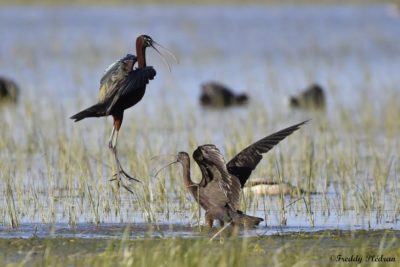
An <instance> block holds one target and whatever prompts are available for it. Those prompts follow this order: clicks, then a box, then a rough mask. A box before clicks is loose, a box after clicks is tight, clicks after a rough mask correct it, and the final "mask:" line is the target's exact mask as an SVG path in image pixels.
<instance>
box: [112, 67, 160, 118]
mask: <svg viewBox="0 0 400 267" xmlns="http://www.w3.org/2000/svg"><path fill="white" fill-rule="evenodd" d="M154 76H156V71H155V69H154V68H153V67H145V68H140V69H135V70H134V71H132V72H130V73H129V74H128V75H127V76H126V77H125V79H123V81H122V82H121V83H119V84H118V85H117V86H118V88H117V93H116V94H115V95H114V96H113V98H112V101H111V103H110V105H109V106H108V109H107V113H106V114H107V115H108V114H109V113H110V112H111V110H112V109H113V107H114V105H115V104H116V103H117V101H118V100H119V99H123V98H124V97H125V96H127V95H131V94H133V93H134V92H135V91H137V90H140V89H142V88H145V87H146V85H147V84H148V83H149V81H150V80H153V79H154Z"/></svg>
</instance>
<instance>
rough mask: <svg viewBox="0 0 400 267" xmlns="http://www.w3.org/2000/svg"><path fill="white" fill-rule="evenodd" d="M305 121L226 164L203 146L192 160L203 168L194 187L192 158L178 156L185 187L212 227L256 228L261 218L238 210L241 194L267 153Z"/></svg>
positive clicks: (213, 148)
mask: <svg viewBox="0 0 400 267" xmlns="http://www.w3.org/2000/svg"><path fill="white" fill-rule="evenodd" d="M305 123H306V121H304V122H302V123H299V124H296V125H293V126H290V127H288V128H286V129H283V130H281V131H279V132H276V133H274V134H272V135H269V136H267V137H264V138H262V139H261V140H259V141H257V142H255V143H254V144H252V145H250V146H248V147H247V148H245V149H243V150H242V151H241V152H240V153H239V154H237V155H236V156H235V157H234V158H233V159H231V160H230V161H229V162H228V163H227V164H225V160H224V157H223V156H222V154H221V153H220V151H219V150H218V148H217V147H216V146H215V145H202V146H199V147H198V148H197V149H196V150H195V151H194V152H193V158H194V160H195V161H196V162H197V164H198V165H199V167H200V170H201V174H202V180H201V182H200V183H198V184H197V183H194V182H193V181H192V179H191V177H190V158H189V155H188V154H187V153H186V152H179V153H178V155H177V160H176V162H180V163H181V164H182V166H183V181H184V184H185V187H186V188H187V190H189V192H190V193H191V194H192V196H193V197H194V198H195V199H196V201H197V202H199V203H200V206H201V207H202V208H203V209H204V210H205V211H206V214H205V217H206V223H207V224H208V225H209V226H210V227H212V226H213V222H214V220H219V221H220V223H221V224H224V223H233V224H235V225H245V226H250V227H251V226H255V225H258V224H259V223H260V222H261V221H263V219H262V218H258V217H253V216H249V215H246V214H244V213H243V212H242V211H240V210H239V197H240V192H241V190H242V188H243V186H244V184H245V183H246V181H247V179H249V177H250V174H251V172H252V171H253V170H254V169H255V168H256V166H257V165H258V163H259V162H260V161H261V159H262V154H263V153H266V152H268V151H269V150H270V149H271V148H273V147H274V146H275V145H276V144H278V143H279V142H280V141H282V140H283V139H285V138H286V137H287V136H288V135H290V134H292V133H293V132H294V131H296V130H297V129H299V128H300V126H301V125H303V124H305Z"/></svg>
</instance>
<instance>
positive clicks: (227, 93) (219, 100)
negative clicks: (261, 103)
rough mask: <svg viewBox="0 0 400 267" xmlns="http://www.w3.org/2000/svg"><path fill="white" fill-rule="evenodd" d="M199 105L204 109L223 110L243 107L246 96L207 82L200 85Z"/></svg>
mask: <svg viewBox="0 0 400 267" xmlns="http://www.w3.org/2000/svg"><path fill="white" fill-rule="evenodd" d="M201 91H202V93H201V96H200V103H201V104H202V105H203V106H205V107H213V108H223V107H229V106H235V105H244V104H247V102H248V99H249V98H248V96H247V95H246V94H244V93H242V94H235V93H234V92H232V90H230V89H229V88H228V87H226V86H225V85H223V84H221V83H217V82H212V81H211V82H207V83H203V84H202V85H201Z"/></svg>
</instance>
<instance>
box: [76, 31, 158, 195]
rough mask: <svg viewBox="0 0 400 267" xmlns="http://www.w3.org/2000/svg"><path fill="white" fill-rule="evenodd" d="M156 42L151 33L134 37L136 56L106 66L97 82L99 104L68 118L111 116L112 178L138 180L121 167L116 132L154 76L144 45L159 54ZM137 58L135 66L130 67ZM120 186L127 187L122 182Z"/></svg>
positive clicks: (154, 72) (129, 56)
mask: <svg viewBox="0 0 400 267" xmlns="http://www.w3.org/2000/svg"><path fill="white" fill-rule="evenodd" d="M155 45H157V46H160V45H159V44H157V43H156V42H155V41H154V40H153V39H152V38H151V37H150V36H147V35H141V36H139V37H138V38H137V39H136V53H137V57H136V56H134V55H130V54H128V55H127V56H125V57H124V58H122V59H120V60H119V61H117V62H115V63H113V64H112V65H111V66H110V67H108V68H107V69H106V72H105V74H104V76H103V77H102V78H101V81H100V93H99V97H98V103H97V104H95V105H93V106H91V107H89V108H87V109H85V110H83V111H81V112H79V113H77V114H75V115H74V116H72V117H71V119H74V120H75V121H79V120H82V119H84V118H88V117H103V116H108V115H111V116H113V118H114V127H113V130H112V133H111V136H110V140H109V143H108V145H109V148H110V149H111V151H112V152H113V154H114V156H115V161H116V164H117V168H118V172H117V173H116V174H115V177H116V178H118V180H119V181H121V176H123V177H125V178H127V179H130V180H135V181H139V180H138V179H136V178H133V177H131V176H130V175H128V174H127V173H126V172H125V171H124V170H123V169H122V166H121V164H120V162H119V159H118V156H117V141H118V132H119V129H120V128H121V124H122V120H123V116H124V111H125V109H128V108H130V107H132V106H134V105H135V104H136V103H138V102H139V101H140V100H141V99H142V97H143V96H144V93H145V91H146V85H147V84H148V83H149V81H150V80H152V79H153V78H154V76H155V75H156V71H155V70H154V68H153V67H147V66H146V54H145V51H146V48H147V47H152V48H154V49H155V50H156V51H157V52H158V53H159V54H160V55H161V53H160V52H159V50H158V49H157V48H156V47H155ZM136 61H137V63H138V68H137V69H133V66H134V64H135V63H136ZM123 186H124V187H125V188H126V189H128V188H127V187H126V186H125V185H124V184H123ZM128 190H129V189H128ZM129 191H130V190H129Z"/></svg>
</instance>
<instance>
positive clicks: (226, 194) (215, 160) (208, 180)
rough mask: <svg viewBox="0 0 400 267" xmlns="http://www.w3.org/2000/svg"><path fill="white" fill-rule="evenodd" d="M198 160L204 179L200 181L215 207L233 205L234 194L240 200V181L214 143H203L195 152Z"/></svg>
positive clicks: (208, 198) (205, 193) (195, 157)
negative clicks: (228, 168) (233, 176)
mask: <svg viewBox="0 0 400 267" xmlns="http://www.w3.org/2000/svg"><path fill="white" fill-rule="evenodd" d="M193 158H194V159H195V160H196V162H197V164H198V165H199V167H200V170H201V172H202V177H203V179H202V180H201V182H200V184H199V185H200V187H202V189H201V190H202V191H203V194H204V195H205V196H206V198H207V200H208V201H209V202H210V203H211V204H212V205H213V206H215V207H221V208H222V207H225V206H226V205H229V206H231V207H232V208H233V209H235V210H236V209H237V208H236V207H234V206H235V205H232V204H231V199H232V196H234V197H233V198H234V199H235V203H236V198H237V202H239V193H240V190H241V188H240V183H239V181H237V179H232V176H231V175H230V174H229V172H228V170H227V169H226V165H225V160H224V157H223V156H222V154H221V152H220V151H219V150H218V148H216V147H215V146H214V145H203V146H201V147H199V148H198V149H197V150H196V151H195V152H194V153H193Z"/></svg>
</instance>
